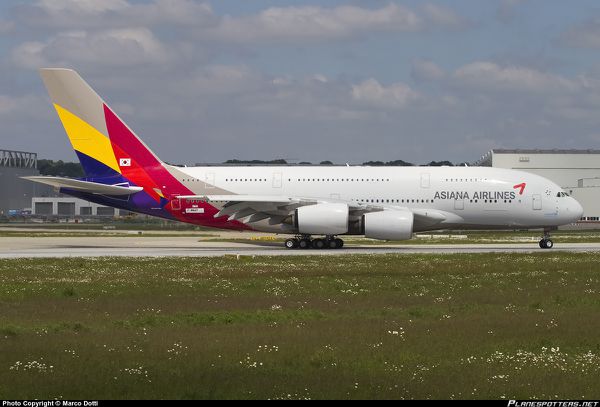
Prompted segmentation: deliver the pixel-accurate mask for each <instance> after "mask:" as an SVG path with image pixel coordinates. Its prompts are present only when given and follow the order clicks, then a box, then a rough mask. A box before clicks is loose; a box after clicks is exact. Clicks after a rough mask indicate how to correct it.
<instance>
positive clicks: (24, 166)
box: [0, 150, 54, 215]
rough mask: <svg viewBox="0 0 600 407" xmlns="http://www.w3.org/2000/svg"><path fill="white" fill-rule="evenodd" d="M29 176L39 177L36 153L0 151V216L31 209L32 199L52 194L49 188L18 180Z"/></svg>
mask: <svg viewBox="0 0 600 407" xmlns="http://www.w3.org/2000/svg"><path fill="white" fill-rule="evenodd" d="M31 175H39V171H38V170H37V154H36V153H28V152H24V151H10V150H0V215H8V214H9V211H11V210H14V211H21V210H23V209H31V199H32V198H33V197H35V196H50V195H52V194H54V190H53V189H52V188H51V187H48V186H45V185H41V184H37V183H35V182H31V181H27V180H24V179H21V178H20V177H25V176H31Z"/></svg>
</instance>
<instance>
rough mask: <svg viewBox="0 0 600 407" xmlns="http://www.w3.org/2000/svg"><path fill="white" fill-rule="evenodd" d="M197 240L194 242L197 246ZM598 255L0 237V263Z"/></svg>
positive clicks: (461, 247)
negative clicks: (401, 255)
mask: <svg viewBox="0 0 600 407" xmlns="http://www.w3.org/2000/svg"><path fill="white" fill-rule="evenodd" d="M199 240H200V241H199ZM555 251H569V252H589V251H593V252H598V251H600V243H560V242H555V246H554V249H551V250H542V249H540V248H539V247H538V245H537V243H525V244H513V243H506V244H454V245H448V244H438V245H424V244H418V245H415V244H404V245H403V244H398V245H348V246H347V247H344V248H343V249H341V250H287V249H285V248H284V247H283V245H282V244H281V243H275V242H256V243H252V244H245V243H228V242H203V241H202V239H199V238H198V237H85V236H73V237H0V258H4V259H6V258H27V257H106V256H123V257H166V256H177V257H181V256H192V257H212V256H223V255H238V254H239V255H249V256H261V255H269V256H284V255H288V256H289V255H301V254H311V255H315V254H316V255H341V254H384V253H491V252H493V253H526V252H543V253H552V252H555Z"/></svg>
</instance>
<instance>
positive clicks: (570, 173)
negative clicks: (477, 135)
mask: <svg viewBox="0 0 600 407" xmlns="http://www.w3.org/2000/svg"><path fill="white" fill-rule="evenodd" d="M476 165H480V166H486V167H496V168H511V169H515V170H521V171H526V172H530V173H533V174H537V175H540V176H542V177H544V178H548V179H549V180H551V181H554V182H555V183H556V184H558V185H559V186H560V187H562V188H563V189H564V190H565V192H567V193H569V194H570V195H572V196H573V197H574V198H575V199H577V200H578V201H579V203H581V205H582V206H583V217H582V220H583V221H594V222H596V221H600V150H505V149H494V150H491V151H489V152H487V153H486V154H485V155H484V156H483V157H481V159H480V160H479V161H478V162H477V163H476Z"/></svg>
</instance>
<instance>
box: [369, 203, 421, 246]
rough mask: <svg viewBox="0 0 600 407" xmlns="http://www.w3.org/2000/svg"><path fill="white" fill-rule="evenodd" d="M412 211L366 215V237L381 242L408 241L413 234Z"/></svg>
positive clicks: (390, 211)
mask: <svg viewBox="0 0 600 407" xmlns="http://www.w3.org/2000/svg"><path fill="white" fill-rule="evenodd" d="M413 221H414V217H413V213H412V212H410V211H396V210H389V211H381V212H370V213H365V215H364V226H365V237H370V238H372V239H380V240H408V239H410V238H411V237H412V232H413Z"/></svg>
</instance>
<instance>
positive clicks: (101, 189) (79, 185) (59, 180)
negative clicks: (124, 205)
mask: <svg viewBox="0 0 600 407" xmlns="http://www.w3.org/2000/svg"><path fill="white" fill-rule="evenodd" d="M21 178H23V179H27V180H29V181H33V182H39V183H40V184H46V185H50V186H53V187H55V188H68V189H72V190H75V191H80V192H87V193H90V194H96V195H133V194H135V193H137V192H140V191H142V190H143V189H144V188H142V187H130V186H125V185H107V184H100V183H98V182H90V181H81V180H78V179H72V178H63V177H44V176H33V177H21Z"/></svg>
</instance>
